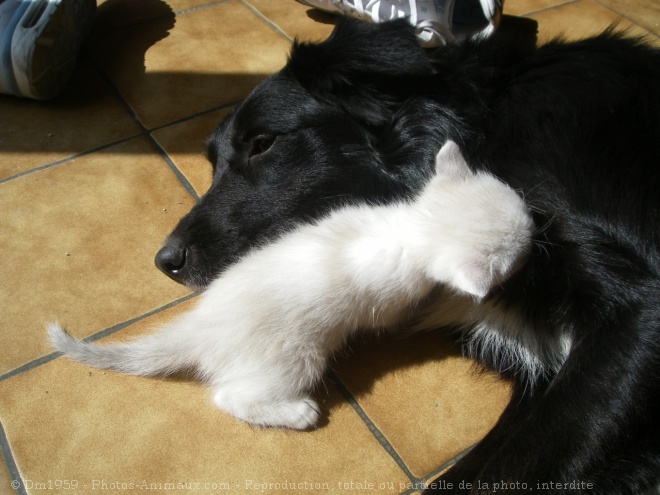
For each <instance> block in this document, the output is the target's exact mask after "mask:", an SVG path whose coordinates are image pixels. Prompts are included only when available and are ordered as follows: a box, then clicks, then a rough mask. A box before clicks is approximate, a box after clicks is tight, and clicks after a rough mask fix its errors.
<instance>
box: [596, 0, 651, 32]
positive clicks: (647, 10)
mask: <svg viewBox="0 0 660 495" xmlns="http://www.w3.org/2000/svg"><path fill="white" fill-rule="evenodd" d="M598 2H599V3H600V4H602V5H604V6H606V7H608V8H610V9H612V10H614V11H615V12H618V13H619V14H621V15H623V16H625V17H626V18H628V19H630V20H631V21H633V22H634V23H635V24H639V25H640V26H642V27H643V28H645V29H648V30H649V31H651V32H652V33H655V34H656V35H658V36H660V2H658V0H598Z"/></svg>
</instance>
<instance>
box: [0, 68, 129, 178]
mask: <svg viewBox="0 0 660 495" xmlns="http://www.w3.org/2000/svg"><path fill="white" fill-rule="evenodd" d="M0 115H2V125H0V180H2V179H4V178H7V177H12V176H14V175H17V174H20V173H22V172H25V171H26V170H30V169H32V168H35V167H38V166H40V165H44V164H47V163H52V162H55V161H58V160H61V159H63V158H66V157H69V156H72V155H75V154H78V153H82V152H84V151H87V150H90V149H93V148H96V147H99V146H102V145H105V144H107V143H111V142H115V141H117V140H119V139H122V138H126V137H129V136H135V135H137V134H138V133H139V132H140V128H139V126H138V125H137V124H136V123H135V121H134V120H133V119H132V118H131V117H130V116H129V114H128V113H127V112H126V109H125V107H124V106H123V104H122V103H121V102H120V101H119V100H118V99H117V97H116V96H115V94H114V92H113V91H111V89H110V88H109V87H108V85H107V84H106V83H105V82H104V81H103V80H102V79H101V78H100V77H99V75H98V74H97V72H96V70H95V69H94V68H93V67H92V66H91V64H90V63H89V61H87V60H86V59H84V58H83V59H82V60H80V62H79V64H78V68H77V70H76V71H75V73H74V74H73V76H72V79H71V81H70V83H69V85H68V86H67V88H66V90H65V91H64V93H63V94H62V95H60V96H59V97H57V98H56V99H55V100H52V101H48V102H39V101H33V100H28V99H23V98H14V97H12V96H5V95H0ZM4 116H11V117H10V118H6V119H5V117H4Z"/></svg>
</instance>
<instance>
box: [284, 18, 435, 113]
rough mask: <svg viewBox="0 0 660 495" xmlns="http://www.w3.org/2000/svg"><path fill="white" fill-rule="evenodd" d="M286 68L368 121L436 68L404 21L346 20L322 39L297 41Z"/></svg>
mask: <svg viewBox="0 0 660 495" xmlns="http://www.w3.org/2000/svg"><path fill="white" fill-rule="evenodd" d="M287 69H288V70H289V71H290V72H291V73H292V74H293V75H294V77H295V78H296V79H297V80H298V81H299V82H300V83H301V84H302V85H303V87H305V88H306V89H307V90H308V91H310V93H312V94H313V95H314V96H316V97H319V98H321V99H324V100H326V101H329V102H331V103H333V104H337V105H340V106H342V107H344V108H345V109H346V110H347V111H348V112H349V113H351V114H353V115H354V116H355V117H358V118H360V119H362V120H364V121H366V123H368V124H370V125H380V124H383V123H384V122H385V121H387V120H389V117H390V116H391V112H392V111H393V108H394V107H395V106H396V103H398V102H400V100H401V99H402V98H405V97H407V95H408V94H409V92H410V91H411V89H412V88H411V86H413V87H414V86H419V85H420V83H421V82H422V81H423V76H427V75H431V74H432V73H433V69H432V66H431V63H430V62H429V60H428V57H427V55H426V53H425V52H424V50H423V49H422V48H421V47H420V45H419V44H418V42H417V38H416V37H415V33H414V28H413V27H412V26H411V25H410V24H409V23H408V21H406V20H405V19H399V20H395V21H389V22H384V23H380V24H371V23H366V22H361V21H357V20H354V19H350V18H342V19H340V20H339V21H338V23H337V26H336V27H335V29H334V31H333V32H332V34H331V35H330V37H329V38H328V39H327V40H326V41H324V42H321V43H309V42H299V41H296V42H295V44H294V46H293V49H292V51H291V55H290V57H289V61H288V64H287Z"/></svg>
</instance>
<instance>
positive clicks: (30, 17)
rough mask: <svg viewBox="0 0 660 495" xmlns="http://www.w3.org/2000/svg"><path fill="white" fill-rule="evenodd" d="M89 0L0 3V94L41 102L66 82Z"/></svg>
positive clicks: (89, 15)
mask: <svg viewBox="0 0 660 495" xmlns="http://www.w3.org/2000/svg"><path fill="white" fill-rule="evenodd" d="M95 10H96V1H95V0H0V93H5V94H10V95H15V96H23V97H26V98H33V99H36V100H47V99H49V98H52V97H54V96H55V95H57V94H58V93H59V92H60V91H61V90H62V88H63V87H64V85H65V84H66V82H67V81H68V79H69V77H70V76H71V73H72V72H73V69H74V68H75V65H76V60H77V59H78V53H79V51H80V46H81V45H82V42H83V40H84V39H85V37H86V36H87V35H88V34H89V31H90V29H91V27H92V22H93V19H94V12H95Z"/></svg>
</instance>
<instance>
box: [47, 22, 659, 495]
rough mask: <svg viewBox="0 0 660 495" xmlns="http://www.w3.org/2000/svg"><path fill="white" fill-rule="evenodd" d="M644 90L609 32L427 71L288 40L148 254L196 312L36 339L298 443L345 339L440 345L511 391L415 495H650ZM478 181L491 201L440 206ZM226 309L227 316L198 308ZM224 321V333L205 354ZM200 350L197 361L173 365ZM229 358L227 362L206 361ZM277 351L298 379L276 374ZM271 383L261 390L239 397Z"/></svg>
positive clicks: (350, 43) (396, 30) (410, 59)
mask: <svg viewBox="0 0 660 495" xmlns="http://www.w3.org/2000/svg"><path fill="white" fill-rule="evenodd" d="M659 88H660V50H658V49H655V48H652V47H650V46H648V45H646V44H644V42H643V41H641V40H639V39H631V38H626V37H625V36H623V35H621V34H617V33H615V32H613V31H612V30H608V31H606V32H605V33H603V34H601V35H599V36H596V37H593V38H590V39H585V40H582V41H577V42H570V43H569V42H562V41H559V40H558V41H553V42H550V43H547V44H545V45H543V46H539V47H527V46H521V45H517V44H515V43H510V42H508V41H507V40H506V39H505V38H504V37H500V36H498V34H496V35H495V36H493V37H492V38H490V39H489V40H485V41H473V42H467V43H464V44H462V45H460V46H448V47H442V48H440V49H438V50H436V51H434V52H431V53H427V52H425V51H424V50H422V49H421V48H420V47H419V46H418V45H417V43H416V40H415V37H414V34H413V32H412V29H411V28H410V27H409V26H408V25H407V24H406V22H405V21H395V22H390V23H384V24H377V25H371V24H363V23H359V22H356V21H346V22H342V23H340V24H339V25H338V26H337V28H336V29H335V31H334V32H333V34H332V35H331V36H330V38H329V39H328V40H326V41H325V42H322V43H300V42H297V43H296V44H295V46H294V48H293V50H292V53H291V56H290V59H289V61H288V63H287V65H286V66H285V67H284V68H283V69H282V70H281V71H280V72H278V73H277V74H274V75H273V76H271V77H270V78H268V79H267V80H265V81H264V82H263V83H262V84H260V85H259V86H258V87H257V88H256V89H255V90H254V91H253V92H252V93H251V94H250V95H249V96H248V97H247V98H246V99H245V100H244V101H243V103H242V104H241V105H240V106H238V107H237V108H236V109H235V110H234V111H233V112H232V113H231V114H230V115H229V116H228V117H227V118H226V119H225V120H224V121H223V122H222V123H221V124H220V125H219V127H218V128H217V129H216V131H215V132H214V133H213V135H212V137H211V139H210V141H209V159H210V161H211V163H212V165H213V170H214V178H213V184H212V186H211V188H210V190H209V191H208V192H207V193H206V195H205V196H204V197H203V198H202V199H201V201H200V202H199V204H197V205H196V206H195V207H194V208H193V209H192V210H191V212H190V213H189V214H188V215H186V216H185V217H184V218H183V219H182V220H181V221H180V223H179V225H178V226H177V227H176V229H175V230H174V231H173V233H172V234H171V235H170V237H169V238H168V240H167V241H166V243H165V245H164V246H163V248H162V249H161V250H160V251H159V253H158V255H157V257H156V264H157V265H158V267H159V268H160V269H161V270H163V271H164V272H165V273H166V274H168V275H169V276H170V277H172V278H173V279H175V280H177V281H179V282H182V283H185V284H186V285H188V286H190V287H196V288H207V287H208V290H207V291H206V292H205V294H204V296H203V297H202V300H201V302H200V306H199V307H198V309H196V310H194V311H193V312H192V313H191V314H190V316H188V315H187V316H184V317H183V320H182V322H179V323H177V322H175V323H174V324H173V326H171V327H167V328H166V329H165V330H164V331H163V333H162V334H156V335H155V336H153V337H147V338H146V339H144V340H141V341H137V342H134V343H128V344H124V345H118V346H112V347H94V346H90V345H86V344H79V343H76V341H74V340H72V339H70V338H69V337H67V335H66V334H64V333H63V332H62V331H61V330H60V329H59V327H57V326H52V327H51V336H52V338H53V340H54V342H55V343H56V345H57V346H58V348H60V349H61V350H62V351H64V352H66V353H69V354H70V355H72V356H73V357H74V358H77V359H80V360H83V361H86V362H89V363H91V364H93V365H95V366H102V367H110V368H115V369H121V370H123V371H126V372H131V373H138V374H155V373H166V372H170V371H174V370H176V369H179V368H181V367H188V366H194V367H196V368H197V369H198V371H199V373H200V374H201V376H202V377H203V378H205V379H207V380H209V381H210V382H211V384H212V385H213V386H214V392H215V395H214V401H215V403H216V404H217V405H219V406H220V407H222V408H224V409H226V410H227V411H229V412H230V413H232V414H234V415H235V416H237V417H240V418H242V419H245V420H247V421H251V422H253V423H255V424H270V425H281V426H289V427H294V428H299V427H308V426H311V425H313V424H314V423H315V421H316V418H317V416H318V410H317V408H316V406H315V404H314V403H313V401H311V399H309V397H308V395H306V394H307V393H308V391H309V388H310V387H311V386H312V385H313V382H314V380H316V379H317V378H318V376H319V374H320V371H319V370H320V369H322V367H323V364H324V359H325V357H327V356H326V351H327V350H332V349H335V348H337V347H338V346H339V345H341V342H342V341H343V339H344V337H345V335H346V334H347V333H348V332H351V331H354V330H356V329H358V328H361V327H365V328H368V327H388V328H393V329H396V328H399V327H405V328H412V329H418V330H422V329H442V328H448V329H450V331H452V332H453V333H454V334H455V335H456V336H457V338H458V339H459V340H460V342H461V344H462V346H463V348H464V349H465V352H466V353H467V354H469V355H470V356H473V357H474V358H475V359H477V360H478V361H479V362H481V363H483V364H484V365H485V366H487V367H489V368H491V369H494V370H496V371H497V372H499V373H501V374H502V375H503V376H506V377H509V378H511V379H512V381H513V383H514V391H513V397H512V399H511V402H510V404H509V405H508V407H507V408H506V409H505V411H504V412H503V414H502V416H501V417H500V419H499V421H498V423H497V424H496V425H495V426H494V428H493V429H492V430H491V431H490V433H488V435H487V436H486V437H485V438H484V439H483V440H482V441H481V442H479V443H478V444H477V445H476V446H475V447H474V448H473V449H472V450H471V451H470V452H469V453H468V454H467V455H466V456H465V457H463V458H462V459H461V460H460V461H458V463H457V464H456V465H454V466H453V467H452V468H451V469H450V470H449V471H447V472H446V473H444V474H443V475H442V476H441V477H440V480H442V484H441V485H440V484H434V483H431V484H430V486H429V488H428V493H475V494H476V493H479V494H486V493H494V491H495V487H496V486H497V487H503V486H506V487H507V489H506V493H529V492H543V493H594V494H631V495H633V494H635V495H636V494H640V493H645V492H649V491H650V490H653V489H658V484H659V482H660V228H659V225H660V192H659V191H660V145H659V143H660V89H659ZM448 141H453V142H456V143H457V144H458V147H459V148H460V150H461V152H462V154H463V156H464V157H465V160H466V163H467V165H465V166H466V167H469V169H470V170H471V172H469V173H468V172H466V171H465V170H464V169H463V171H462V172H461V171H460V170H461V167H462V162H461V160H460V159H458V158H456V156H458V153H457V152H455V151H454V152H451V153H449V152H447V146H449V147H450V151H451V147H452V146H453V145H452V144H451V143H449V144H446V143H447V142H448ZM443 145H445V147H444V148H443ZM441 148H443V150H444V152H442V151H441V154H440V155H441V157H442V156H443V153H448V156H452V157H453V158H448V159H447V160H444V161H445V162H446V163H449V165H448V168H449V170H451V169H457V170H459V172H455V174H458V175H457V176H456V177H454V179H452V180H449V181H448V182H447V180H445V181H444V182H443V180H442V179H441V178H442V177H443V174H445V175H446V174H447V173H446V172H442V165H441V162H443V160H438V164H439V165H438V169H439V174H438V175H437V176H434V170H435V164H436V160H435V158H436V154H437V152H438V150H439V149H441ZM449 175H451V173H450V174H449ZM434 177H435V178H434ZM438 177H440V179H438ZM457 177H458V179H457ZM479 178H481V179H483V180H488V181H491V182H489V184H490V185H491V186H493V191H494V190H498V191H500V193H501V194H500V193H498V194H496V195H495V196H498V195H501V197H502V199H501V200H499V199H497V198H496V197H492V195H491V199H492V200H491V201H487V203H483V202H481V201H480V200H481V199H482V198H480V197H479V196H480V195H479V194H476V195H474V194H472V195H468V196H467V197H461V198H460V199H457V197H456V195H455V194H457V191H458V189H460V187H459V186H458V185H457V186H456V187H457V189H456V191H454V189H453V188H452V187H447V186H448V185H449V184H459V183H461V181H463V182H464V183H472V182H474V181H475V180H476V181H477V182H479V180H481V179H479ZM493 178H497V179H499V181H502V183H505V184H506V185H508V187H505V188H504V189H501V188H498V187H495V186H497V185H498V184H499V185H500V186H502V184H500V183H499V181H496V183H493V182H492V180H494V179H493ZM512 190H514V191H516V192H517V193H518V195H519V197H520V198H521V199H522V200H524V205H525V208H522V209H520V208H518V207H515V206H513V207H512V206H511V205H515V204H516V203H515V201H514V202H512V198H511V196H510V195H509V194H505V192H507V191H508V192H509V193H511V191H512ZM442 198H444V199H446V200H447V201H448V202H449V203H446V204H443V203H436V200H437V201H442V200H443V199H442ZM505 198H508V199H505ZM427 200H428V201H427ZM521 204H522V203H521ZM359 205H363V206H359ZM428 205H430V206H428ZM506 205H509V206H506ZM519 206H520V205H519ZM527 209H528V210H529V211H530V212H531V218H532V221H533V227H532V226H531V224H528V223H526V222H525V218H529V217H528V216H527V214H526V212H527ZM333 211H334V213H330V214H329V212H333ZM343 212H344V213H345V214H344V213H343ZM369 212H371V213H369ZM512 212H517V213H515V214H513V216H512ZM461 213H464V214H465V215H467V217H462V216H461ZM328 215H329V216H328ZM400 215H403V217H401V216H400ZM454 215H456V217H455V221H454V220H452V218H453V216H454ZM406 218H407V219H408V220H406ZM444 222H448V223H444ZM452 222H454V223H452ZM456 222H459V223H456ZM460 222H463V223H460ZM463 228H464V229H465V230H463ZM287 232H290V233H288V234H287ZM530 238H531V240H530ZM530 246H531V251H530ZM255 247H260V249H255ZM249 250H252V252H250V253H249V254H247V253H248V251H249ZM462 254H465V255H466V258H462V257H461V255H462ZM240 258H242V259H241V260H240V261H238V260H239V259H240ZM298 263H300V264H301V265H300V267H298V266H297V264H298ZM484 263H486V264H485V265H484ZM484 266H487V267H488V269H487V270H485V269H484ZM289 268H290V269H291V270H292V274H291V275H289V273H290V271H289ZM299 270H302V272H300V271H299ZM303 272H304V276H302V273H303ZM329 274H330V275H332V276H331V277H330V278H328V276H329ZM254 280H262V281H261V282H260V283H258V284H256V286H257V290H256V292H255V293H252V292H251V291H250V287H246V285H245V284H247V283H249V282H251V281H254ZM292 281H293V282H292ZM338 286H340V287H341V289H340V290H339V292H332V291H333V290H335V289H336V288H337V287H338ZM218 287H219V288H220V289H218ZM232 287H233V288H234V290H235V291H237V292H238V294H239V295H238V296H237V295H236V294H234V293H233V292H232V290H231V288H232ZM264 293H267V296H268V297H263V296H264ZM335 296H336V297H335ZM224 297H227V298H229V299H228V300H229V301H231V302H232V304H233V307H232V310H231V312H230V313H229V315H230V316H231V319H232V320H231V321H227V319H226V318H229V317H230V316H225V315H220V316H219V315H218V314H217V310H215V311H214V309H213V306H214V305H216V306H217V304H218V303H219V302H224ZM292 297H293V298H294V299H296V298H297V301H298V302H299V304H291V298H292ZM237 298H238V299H237ZM301 307H304V308H307V309H311V311H310V312H309V313H305V312H304V311H300V308H301ZM218 325H220V326H223V327H226V329H225V330H223V332H225V333H223V335H225V334H226V335H231V337H228V338H226V339H221V341H219V340H218V338H217V336H216V335H214V334H213V331H212V330H211V329H213V328H217V326H218ZM179 326H181V327H183V328H188V329H191V330H190V331H189V332H188V333H185V332H184V333H183V334H182V333H181V332H177V331H176V328H179ZM338 326H341V327H342V330H341V331H335V330H336V329H337V328H338ZM172 328H174V329H175V330H172ZM200 329H203V330H200ZM229 329H232V330H233V333H232V331H230V330H229ZM246 329H247V330H246ZM197 332H199V334H198V333H197ZM162 335H169V336H172V338H171V339H166V338H163V337H162ZM196 335H202V336H208V339H209V340H208V344H205V345H206V347H205V345H204V344H200V346H201V347H199V348H198V349H197V351H196V353H195V352H192V353H191V352H187V351H184V349H187V347H186V342H187V339H193V338H195V336H196ZM246 335H249V337H248V339H249V340H246V337H245V336H246ZM177 338H178V339H179V340H177ZM181 339H183V341H181ZM252 339H256V340H252ZM162 342H168V343H169V344H168V345H169V347H168V346H165V347H159V346H161V343H162ZM310 342H313V344H310ZM246 343H251V345H252V346H253V350H254V353H255V354H254V355H253V356H252V357H250V358H248V357H246V356H248V355H249V353H247V354H246V353H240V350H241V349H242V346H245V345H246ZM154 350H157V352H155V351H154ZM234 352H238V356H240V362H236V361H232V362H231V364H230V365H227V366H225V367H223V366H221V365H219V364H218V362H217V361H213V360H212V359H211V360H210V361H209V360H208V359H207V356H212V355H214V353H217V354H215V355H220V356H224V355H229V358H228V359H229V360H230V361H231V356H232V354H233V353H234ZM291 352H294V353H296V355H297V356H298V359H296V360H295V366H294V367H295V368H296V369H295V370H294V372H293V376H291V375H290V374H289V373H291V369H290V366H289V365H291V363H283V362H281V361H279V358H280V357H281V358H282V359H283V360H286V359H287V357H286V356H287V355H290V353H291ZM287 353H289V354H287ZM263 366H271V367H272V369H273V370H274V371H273V373H272V378H271V381H270V382H264V383H261V384H260V386H256V385H254V384H248V385H245V384H244V383H242V382H241V380H240V379H241V376H242V374H243V372H244V371H245V370H253V371H255V372H258V371H259V370H262V369H263ZM283 370H284V371H283ZM284 376H288V380H289V382H291V381H293V382H294V383H293V384H288V385H289V386H288V387H282V386H281V383H282V381H283V380H285V378H284ZM310 376H313V377H314V378H313V380H310V378H309V377H310ZM296 377H297V381H296ZM234 379H235V382H232V380H234ZM222 383H226V384H229V385H228V386H227V387H222V386H218V385H219V384H222ZM231 383H235V384H236V386H235V387H233V386H232V385H231ZM283 390H284V391H285V392H284V393H282V391H283ZM291 390H295V392H296V393H295V394H293V395H291V394H290V393H289V392H290V391H291ZM257 399H259V400H257ZM260 399H265V400H260ZM264 418H266V420H264ZM449 486H451V487H452V489H448V487H449ZM441 487H442V488H443V489H442V490H441V489H440V488H441ZM546 488H548V489H546Z"/></svg>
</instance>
